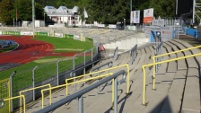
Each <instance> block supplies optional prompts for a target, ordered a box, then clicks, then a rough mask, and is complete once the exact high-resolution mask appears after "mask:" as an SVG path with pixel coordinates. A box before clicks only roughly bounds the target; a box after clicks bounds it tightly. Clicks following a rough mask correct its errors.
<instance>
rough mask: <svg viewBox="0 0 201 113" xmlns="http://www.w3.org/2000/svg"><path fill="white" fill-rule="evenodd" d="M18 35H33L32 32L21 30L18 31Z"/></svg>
mask: <svg viewBox="0 0 201 113" xmlns="http://www.w3.org/2000/svg"><path fill="white" fill-rule="evenodd" d="M20 35H33V32H25V31H22V32H20Z"/></svg>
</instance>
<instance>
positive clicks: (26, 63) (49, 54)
mask: <svg viewBox="0 0 201 113" xmlns="http://www.w3.org/2000/svg"><path fill="white" fill-rule="evenodd" d="M0 39H4V40H14V41H16V42H17V43H18V44H19V47H18V48H17V49H15V50H13V51H10V52H0V56H1V59H0V68H9V66H11V67H12V66H13V67H14V68H13V67H12V68H11V69H9V70H4V69H1V70H4V71H1V72H0V73H1V76H0V80H2V79H5V78H8V77H9V76H10V74H11V73H12V72H13V71H20V70H25V69H27V68H29V67H30V68H33V67H34V66H36V65H37V66H39V65H45V64H46V63H48V62H52V61H55V60H57V59H59V58H66V59H69V58H68V57H72V56H73V55H75V54H77V53H79V52H82V51H85V50H87V49H90V48H92V47H93V44H92V40H89V39H87V40H86V41H85V42H82V41H78V40H74V39H69V38H55V37H44V36H37V37H35V38H32V36H0ZM22 64H23V65H22ZM5 66H6V67H5ZM15 66H16V67H15Z"/></svg>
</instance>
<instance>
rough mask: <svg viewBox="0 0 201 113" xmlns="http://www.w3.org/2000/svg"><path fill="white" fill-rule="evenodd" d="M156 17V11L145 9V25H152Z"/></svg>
mask: <svg viewBox="0 0 201 113" xmlns="http://www.w3.org/2000/svg"><path fill="white" fill-rule="evenodd" d="M153 17H154V9H153V8H150V9H145V10H144V18H143V23H145V24H148V23H151V22H152V20H153Z"/></svg>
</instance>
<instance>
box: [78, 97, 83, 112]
mask: <svg viewBox="0 0 201 113" xmlns="http://www.w3.org/2000/svg"><path fill="white" fill-rule="evenodd" d="M78 113H83V97H82V96H80V97H78Z"/></svg>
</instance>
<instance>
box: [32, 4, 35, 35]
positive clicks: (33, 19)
mask: <svg viewBox="0 0 201 113" xmlns="http://www.w3.org/2000/svg"><path fill="white" fill-rule="evenodd" d="M32 24H33V26H32V27H33V38H34V27H35V6H34V0H32Z"/></svg>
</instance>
